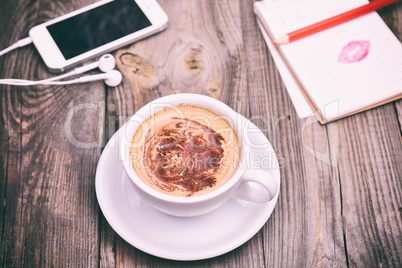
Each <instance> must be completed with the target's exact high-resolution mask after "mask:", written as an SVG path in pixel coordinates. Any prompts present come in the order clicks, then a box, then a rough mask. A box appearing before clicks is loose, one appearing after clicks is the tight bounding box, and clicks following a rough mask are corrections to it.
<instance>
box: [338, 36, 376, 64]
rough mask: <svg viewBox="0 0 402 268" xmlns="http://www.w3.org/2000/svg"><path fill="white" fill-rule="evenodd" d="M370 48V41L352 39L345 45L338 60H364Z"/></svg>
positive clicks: (346, 61)
mask: <svg viewBox="0 0 402 268" xmlns="http://www.w3.org/2000/svg"><path fill="white" fill-rule="evenodd" d="M369 50H370V41H352V42H350V43H349V44H347V45H346V46H344V47H343V49H342V52H341V54H339V58H338V62H340V63H352V62H358V61H361V60H364V58H365V57H366V56H367V54H368V53H369Z"/></svg>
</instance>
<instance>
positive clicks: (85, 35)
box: [47, 0, 151, 60]
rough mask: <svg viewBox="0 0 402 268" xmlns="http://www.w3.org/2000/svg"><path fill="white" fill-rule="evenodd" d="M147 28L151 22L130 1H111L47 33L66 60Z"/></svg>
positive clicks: (60, 23)
mask: <svg viewBox="0 0 402 268" xmlns="http://www.w3.org/2000/svg"><path fill="white" fill-rule="evenodd" d="M148 26H151V22H150V21H149V20H148V18H147V17H146V16H145V14H144V13H143V12H142V10H141V9H140V7H139V6H138V5H137V3H136V2H135V1H134V0H115V1H112V2H110V3H107V4H105V5H102V6H99V7H96V8H94V9H91V10H89V11H87V12H84V13H81V14H78V15H76V16H73V17H71V18H68V19H66V20H63V21H60V22H57V23H55V24H52V25H49V26H47V29H48V31H49V33H50V35H51V36H52V37H53V39H54V41H55V42H56V44H57V46H58V47H59V49H60V51H61V53H62V54H63V56H64V58H65V59H66V60H68V59H71V58H73V57H75V56H78V55H80V54H82V53H85V52H87V51H89V50H92V49H94V48H97V47H99V46H102V45H104V44H107V43H109V42H112V41H114V40H116V39H119V38H122V37H124V36H126V35H128V34H131V33H134V32H136V31H138V30H140V29H143V28H146V27H148Z"/></svg>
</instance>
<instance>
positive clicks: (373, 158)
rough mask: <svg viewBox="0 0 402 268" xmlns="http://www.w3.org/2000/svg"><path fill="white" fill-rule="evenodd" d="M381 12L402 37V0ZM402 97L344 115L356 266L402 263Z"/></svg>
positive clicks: (345, 198)
mask: <svg viewBox="0 0 402 268" xmlns="http://www.w3.org/2000/svg"><path fill="white" fill-rule="evenodd" d="M378 13H379V14H380V16H381V17H382V18H383V19H384V21H385V22H386V23H387V25H388V26H389V27H390V29H391V30H392V31H393V33H394V34H395V35H396V36H397V37H398V38H399V39H400V40H402V23H401V20H402V3H397V4H394V5H391V6H388V7H385V8H383V9H381V10H379V11H378ZM400 103H401V101H397V102H394V103H391V104H387V105H384V106H381V107H378V108H376V109H372V110H370V111H367V112H364V113H361V114H358V115H355V116H352V117H349V118H346V119H344V120H341V121H339V147H338V148H339V149H338V150H339V168H338V169H339V177H340V181H341V194H342V203H343V204H342V217H343V219H344V221H343V223H344V225H343V229H344V234H345V246H346V247H347V255H348V262H349V265H350V266H353V267H368V266H370V267H399V266H401V256H402V247H401V245H402V239H401V237H402V236H401V233H402V231H401V229H402V224H401V223H402V222H401V217H400V207H401V206H400V204H401V192H402V191H401V190H402V188H401V180H400V178H401V177H402V168H401V165H400V163H401V159H402V144H401V129H400V121H399V122H398V118H399V120H400V118H401V116H400V114H401V112H400V111H401V108H400ZM329 135H330V136H331V135H332V133H331V131H329Z"/></svg>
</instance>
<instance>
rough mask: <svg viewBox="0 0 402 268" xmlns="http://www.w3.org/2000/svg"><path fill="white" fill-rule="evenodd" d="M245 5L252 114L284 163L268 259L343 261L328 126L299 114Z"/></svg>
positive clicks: (267, 240) (306, 263) (294, 263)
mask: <svg viewBox="0 0 402 268" xmlns="http://www.w3.org/2000/svg"><path fill="white" fill-rule="evenodd" d="M242 10H243V34H244V37H243V39H244V40H245V42H247V43H246V45H245V47H246V53H247V60H248V63H247V71H248V76H249V80H248V82H249V88H250V102H251V103H253V105H252V106H251V116H252V118H256V119H257V120H256V122H255V123H256V124H257V125H258V126H259V127H260V128H261V129H262V130H265V133H266V135H267V136H268V138H269V140H270V141H271V143H272V144H273V145H274V148H275V149H276V151H277V154H278V158H279V161H280V163H281V165H282V168H281V183H282V184H281V193H280V196H279V200H278V204H277V207H276V208H275V211H274V213H273V215H272V216H271V218H270V219H269V220H268V222H267V225H266V226H265V228H264V253H265V259H266V265H267V266H272V267H316V266H318V267H342V266H345V265H346V264H345V251H344V246H343V237H342V225H341V223H342V218H341V215H340V198H339V181H338V177H337V172H336V169H334V168H333V167H332V165H331V164H332V163H331V162H330V150H329V146H330V143H329V141H328V139H327V135H326V131H327V130H326V126H321V125H319V124H318V123H317V120H316V119H315V118H314V117H310V118H308V119H307V120H300V119H299V118H298V117H297V114H296V112H295V110H294V108H293V106H292V103H291V101H290V98H289V96H288V94H287V92H286V89H285V87H284V85H283V83H282V81H281V78H280V76H279V74H278V72H277V70H276V68H275V65H274V62H273V60H272V58H271V57H270V56H266V57H261V55H268V53H267V48H266V44H265V42H264V40H263V38H262V35H261V33H260V31H259V29H258V27H257V25H256V21H255V16H254V14H253V13H252V5H250V3H244V2H243V4H242ZM245 22H247V23H245ZM261 89H264V90H261ZM261 119H263V120H261ZM264 121H265V122H264Z"/></svg>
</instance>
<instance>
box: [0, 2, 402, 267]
mask: <svg viewBox="0 0 402 268" xmlns="http://www.w3.org/2000/svg"><path fill="white" fill-rule="evenodd" d="M93 2H95V0H80V1H78V0H63V1H55V0H42V1H34V0H13V1H12V0H3V1H0V29H1V38H0V48H5V47H7V46H9V45H10V44H12V43H14V42H16V41H17V40H19V39H21V38H24V37H26V36H27V35H28V31H29V29H30V28H31V27H32V26H34V25H36V24H39V23H42V22H44V21H47V20H49V19H52V18H55V17H57V16H60V15H62V14H65V13H67V12H70V11H73V10H75V9H78V8H80V7H83V6H86V5H88V4H91V3H93ZM160 4H161V5H162V6H163V8H164V9H165V10H166V12H167V14H168V16H169V18H170V25H169V28H168V29H167V30H166V31H165V32H163V33H161V34H158V35H156V36H153V37H151V38H148V39H146V40H144V41H141V42H137V43H135V44H133V45H131V46H128V47H125V48H123V49H121V50H119V51H116V52H115V53H114V55H115V57H116V59H117V62H118V68H119V70H120V71H121V72H122V73H123V74H124V80H123V83H122V84H121V85H120V86H118V87H116V88H109V87H107V86H105V84H103V83H102V82H94V83H89V84H80V85H71V86H36V87H26V88H23V87H16V86H0V104H1V105H0V111H1V116H0V127H1V135H0V137H1V139H0V142H1V152H0V170H1V172H0V200H2V203H4V205H2V206H1V207H0V217H1V220H0V233H1V242H0V252H1V253H0V264H2V265H3V267H31V266H33V267H96V266H101V267H112V266H119V267H133V266H135V267H147V266H155V267H164V266H169V267H175V266H183V267H188V266H195V267H204V266H213V267H222V266H225V267H315V266H319V267H321V266H325V267H349V266H350V267H402V217H401V215H402V191H401V190H402V183H401V177H402V161H401V160H402V143H401V125H402V101H396V102H393V103H390V104H387V105H384V106H382V107H379V108H376V109H373V110H370V111H367V112H364V113H361V114H358V115H355V116H352V117H349V118H346V119H343V120H340V121H338V122H334V123H331V124H328V125H320V124H318V123H317V121H316V120H315V119H314V117H310V118H308V119H299V118H298V116H297V114H296V111H295V109H294V107H293V105H292V103H291V100H290V98H289V95H288V94H287V92H286V89H285V87H284V85H283V83H282V80H281V77H280V76H279V73H278V71H277V69H276V67H275V64H274V62H273V60H272V58H271V56H270V54H269V52H268V50H267V47H266V44H265V43H264V40H263V38H262V35H261V33H260V30H259V29H258V27H257V24H256V19H255V16H254V15H253V7H252V6H253V5H252V4H253V0H248V1H245V0H226V1H224V0H222V1H212V0H211V1H201V0H199V1H196V0H194V1H190V0H180V1H179V0H176V1H168V0H163V1H162V0H161V1H160ZM379 13H380V15H381V16H382V17H383V19H384V20H385V22H386V23H387V24H388V25H389V27H390V28H391V30H392V31H393V32H394V33H395V35H396V36H397V37H398V38H399V39H400V40H401V39H402V3H398V4H395V5H393V6H391V7H386V8H384V9H383V10H381V11H380V12H379ZM0 73H1V78H9V77H14V78H25V79H33V80H38V79H43V78H47V77H50V76H51V74H50V73H49V72H48V71H47V70H46V68H45V66H44V64H43V63H42V61H41V59H40V57H39V54H38V53H37V51H36V50H35V49H34V47H33V46H29V47H25V48H21V49H19V50H16V51H13V52H11V53H9V54H7V55H5V56H3V57H1V58H0ZM93 73H96V72H95V71H94V72H93ZM401 75H402V74H401ZM379 90H380V89H379ZM178 92H195V93H200V94H205V95H208V96H212V97H214V98H217V99H219V100H221V101H223V102H224V103H226V104H228V105H229V106H231V107H232V108H233V109H234V110H236V111H238V112H239V113H241V114H242V115H244V116H245V117H247V118H251V120H252V121H253V122H254V123H255V124H256V125H257V126H259V127H260V128H261V129H262V130H263V132H264V134H265V135H266V136H267V137H268V138H269V140H270V141H271V143H272V145H273V146H274V148H275V150H276V152H277V155H278V159H279V162H280V164H281V169H280V170H281V182H282V183H281V191H280V196H279V200H278V203H277V206H276V208H275V210H274V213H273V214H272V216H271V217H270V219H269V220H268V222H267V223H266V224H265V225H264V227H263V228H262V229H261V230H260V231H259V232H258V233H257V234H256V235H255V236H254V237H253V238H252V239H250V240H249V241H248V242H247V243H245V244H244V245H242V246H240V247H239V248H237V249H235V250H233V251H231V252H229V253H227V254H224V255H222V256H219V257H215V258H212V259H207V260H202V261H196V262H178V261H169V260H165V259H160V258H157V257H154V256H151V255H148V254H146V253H143V252H141V251H139V250H137V249H136V248H134V247H132V246H131V245H130V244H128V243H127V242H125V241H124V240H123V239H122V238H121V237H119V236H118V235H117V234H116V233H115V232H114V231H113V229H112V228H111V227H110V226H109V224H108V222H107V221H106V219H105V218H104V216H103V214H102V212H101V210H100V208H99V205H98V202H97V199H96V195H95V171H96V167H97V163H98V160H99V157H100V155H101V153H102V149H103V148H104V146H105V142H106V141H107V140H108V139H109V138H110V137H111V136H112V135H113V134H114V133H115V131H116V130H117V129H118V128H119V126H121V125H122V124H123V122H124V121H125V120H126V119H127V118H128V117H130V116H131V115H132V114H133V113H134V112H135V111H136V110H138V109H139V108H141V107H142V106H143V105H144V104H146V103H148V102H149V101H151V100H153V99H155V98H158V97H161V96H165V95H169V94H173V93H178ZM73 107H76V108H75V110H74V108H73ZM77 107H81V108H82V109H79V108H77ZM66 122H71V124H72V127H71V131H70V130H68V129H66V128H65V125H66ZM73 139H76V141H78V142H80V144H81V145H83V146H75V145H74V144H73V143H72V142H71V140H73ZM83 147H84V148H83ZM85 147H86V148H85Z"/></svg>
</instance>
